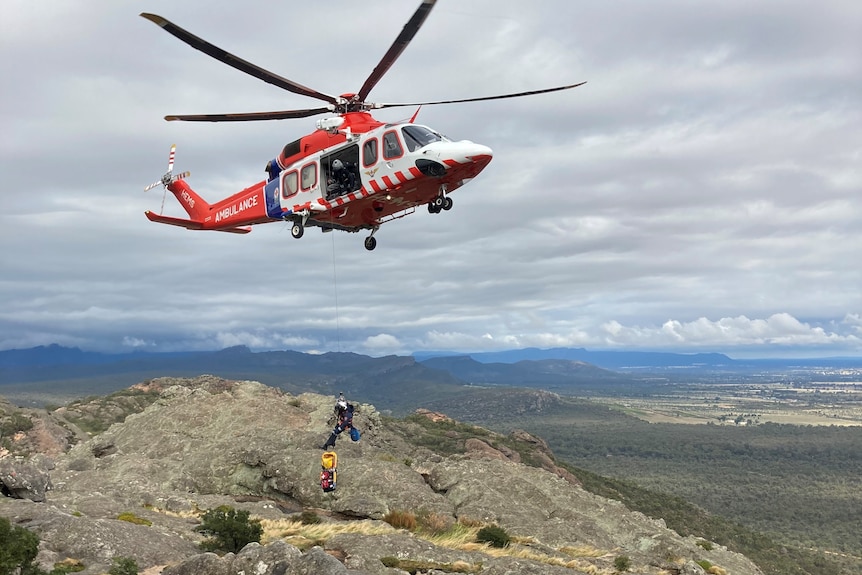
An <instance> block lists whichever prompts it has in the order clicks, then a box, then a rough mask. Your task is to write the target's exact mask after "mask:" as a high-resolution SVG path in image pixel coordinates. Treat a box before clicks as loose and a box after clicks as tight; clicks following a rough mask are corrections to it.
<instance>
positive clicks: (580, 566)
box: [261, 512, 614, 575]
mask: <svg viewBox="0 0 862 575" xmlns="http://www.w3.org/2000/svg"><path fill="white" fill-rule="evenodd" d="M400 513H406V512H400ZM411 515H412V514H411ZM261 526H262V527H263V537H262V538H261V544H263V545H265V544H267V543H269V542H271V541H274V540H277V539H281V540H284V541H286V542H287V543H290V544H291V545H294V546H296V547H298V548H300V549H303V550H304V549H308V548H309V547H311V546H313V545H322V544H323V543H325V542H326V540H328V539H329V538H331V537H333V536H335V535H338V534H340V533H360V534H363V535H385V534H390V533H395V532H396V531H398V529H396V528H395V527H392V526H391V525H389V524H387V523H385V522H382V521H371V520H364V521H332V522H323V523H317V524H313V525H307V524H304V523H302V522H301V521H290V520H278V521H275V520H270V519H261ZM483 526H484V525H483V524H482V523H480V522H478V521H469V520H467V521H464V522H462V521H459V522H458V523H455V524H454V525H452V526H451V527H450V528H449V529H447V530H446V531H443V532H430V531H428V530H424V529H422V528H421V525H420V526H419V527H417V528H416V529H415V531H412V533H413V534H414V535H415V536H416V537H419V538H421V539H424V540H426V541H428V542H429V543H432V544H433V545H436V546H438V547H442V548H445V549H453V550H460V551H472V552H479V553H483V554H485V555H487V556H489V557H497V558H501V557H512V558H517V559H526V560H530V561H536V562H539V563H544V564H546V565H557V566H561V567H567V568H569V569H573V570H580V571H582V572H584V573H589V574H590V575H606V574H607V575H610V574H611V573H613V572H614V571H613V570H612V569H601V568H598V567H596V566H595V565H594V564H593V563H591V562H590V561H589V560H590V559H596V558H599V557H603V556H606V555H607V553H606V552H604V551H601V550H599V549H596V548H593V547H589V546H581V547H572V546H567V547H561V548H559V549H552V550H551V552H549V553H546V552H543V551H541V550H539V549H535V548H531V547H530V544H538V542H537V541H536V540H535V539H534V538H532V537H514V538H513V539H512V544H510V545H509V546H508V547H505V548H502V549H500V548H496V547H492V546H491V545H490V544H489V543H477V542H476V534H477V533H478V532H479V529H480V528H481V527H483ZM465 572H469V571H465Z"/></svg>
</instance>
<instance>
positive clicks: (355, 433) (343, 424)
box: [323, 393, 360, 449]
mask: <svg viewBox="0 0 862 575" xmlns="http://www.w3.org/2000/svg"><path fill="white" fill-rule="evenodd" d="M333 411H334V412H335V428H334V429H333V430H332V433H331V434H330V436H329V439H327V440H326V443H324V444H323V449H332V448H334V447H335V440H336V439H337V438H338V436H339V434H341V432H342V431H345V430H346V431H348V432H349V433H350V439H351V440H353V441H359V437H360V435H359V430H358V429H356V428H355V427H353V414H354V412H355V411H356V407H355V406H354V405H353V404H352V403H348V402H347V400H345V399H344V394H343V393H339V394H338V399H337V400H336V402H335V408H334V409H333Z"/></svg>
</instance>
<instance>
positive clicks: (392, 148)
mask: <svg viewBox="0 0 862 575" xmlns="http://www.w3.org/2000/svg"><path fill="white" fill-rule="evenodd" d="M403 155H404V149H403V148H402V147H401V142H400V141H398V134H396V133H395V130H389V131H388V132H386V133H385V134H383V159H385V160H392V159H394V158H400V157H401V156H403Z"/></svg>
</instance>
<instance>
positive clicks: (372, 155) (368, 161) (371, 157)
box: [362, 138, 377, 168]
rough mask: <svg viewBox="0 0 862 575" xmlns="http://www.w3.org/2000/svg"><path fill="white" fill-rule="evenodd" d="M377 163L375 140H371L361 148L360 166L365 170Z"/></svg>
mask: <svg viewBox="0 0 862 575" xmlns="http://www.w3.org/2000/svg"><path fill="white" fill-rule="evenodd" d="M376 163H377V138H372V139H370V140H368V141H367V142H365V144H364V145H363V146H362V165H363V166H365V167H366V168H367V167H369V166H373V165H374V164H376Z"/></svg>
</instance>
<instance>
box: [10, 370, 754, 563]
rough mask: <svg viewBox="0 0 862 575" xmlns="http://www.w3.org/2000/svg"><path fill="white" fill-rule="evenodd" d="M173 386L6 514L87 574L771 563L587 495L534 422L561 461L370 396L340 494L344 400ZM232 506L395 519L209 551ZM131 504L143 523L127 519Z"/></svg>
mask: <svg viewBox="0 0 862 575" xmlns="http://www.w3.org/2000/svg"><path fill="white" fill-rule="evenodd" d="M170 383H171V382H164V381H163V382H161V384H160V385H161V395H160V396H159V398H158V399H157V400H156V402H155V403H153V404H152V405H150V406H149V407H147V408H146V409H145V410H144V411H142V412H140V413H137V414H134V415H130V416H128V417H127V418H126V419H125V421H124V422H123V423H117V424H114V425H112V426H111V427H110V428H109V429H107V431H105V432H103V433H101V434H100V435H98V436H96V437H95V438H93V439H91V440H89V441H86V442H82V443H80V444H78V445H76V446H75V447H73V448H71V449H70V450H69V451H68V452H67V453H65V454H63V455H60V456H58V457H57V458H56V462H55V464H56V468H55V469H53V470H50V484H53V490H49V491H48V492H47V495H46V496H45V497H44V501H42V502H37V501H39V500H38V499H34V498H28V499H17V500H13V499H9V498H4V499H2V500H0V515H2V516H5V517H10V518H11V519H12V521H13V522H15V523H17V524H19V525H22V526H24V527H27V528H30V529H33V530H34V531H36V532H37V533H38V534H39V536H40V538H41V540H42V546H41V548H40V549H41V551H40V555H39V558H38V559H39V561H40V564H41V565H42V567H43V568H48V569H50V568H51V567H52V566H53V563H54V562H56V561H59V560H62V559H65V558H69V557H71V558H74V559H79V560H81V561H82V562H83V563H84V564H85V565H86V566H87V568H86V570H85V571H84V573H85V575H87V574H96V573H104V572H105V571H107V569H108V568H110V565H111V560H112V559H113V558H114V557H131V558H134V559H135V560H136V561H137V562H138V565H139V567H140V568H142V569H144V568H151V567H154V566H165V565H167V567H166V568H165V569H164V573H165V574H166V575H185V574H192V573H194V574H203V575H208V574H213V575H222V574H224V575H227V574H231V575H232V574H239V573H244V574H245V575H249V574H251V573H255V574H260V575H264V574H279V575H281V574H294V573H295V574H300V573H319V574H323V575H329V574H341V573H353V574H361V573H368V574H377V573H380V574H384V573H385V574H392V575H394V574H396V573H404V572H406V571H408V570H409V569H411V568H413V567H416V566H417V565H421V566H424V567H425V571H428V570H432V569H438V570H442V571H445V570H446V569H447V568H451V567H452V565H454V564H456V563H459V562H460V563H461V564H462V566H465V568H470V569H473V571H470V572H477V573H482V574H489V575H494V574H498V573H499V574H500V575H502V574H503V573H509V574H512V573H551V574H553V573H567V574H570V575H571V574H573V573H574V574H578V573H591V572H597V571H598V572H603V571H602V570H605V571H607V572H612V571H613V561H614V558H615V557H617V556H620V555H625V556H627V557H629V558H630V560H631V563H632V566H633V568H636V572H638V573H645V574H649V573H651V574H656V575H657V574H659V573H669V572H681V569H683V567H685V566H686V565H688V564H691V565H694V568H695V569H699V567H697V565H696V564H695V563H694V562H695V561H698V560H708V561H710V562H711V563H712V564H714V565H718V566H721V567H722V568H724V569H726V570H727V571H728V572H729V573H733V574H734V575H758V574H760V573H761V572H760V570H759V569H758V568H757V567H756V566H754V565H753V564H752V563H751V562H750V561H748V560H747V559H746V558H745V557H742V556H740V555H738V554H735V553H732V552H729V551H728V550H726V549H725V548H723V547H721V546H719V545H712V546H711V547H712V549H711V550H709V551H707V550H705V549H704V548H703V547H701V546H699V545H698V544H697V541H695V540H694V539H693V538H682V537H680V536H679V535H677V534H676V533H675V532H673V531H671V530H669V529H667V528H666V527H665V525H664V523H663V522H662V521H657V520H653V519H650V518H648V517H646V516H643V515H641V514H639V513H633V512H631V511H629V510H628V509H626V508H625V507H624V506H623V505H622V504H620V503H617V502H614V501H610V500H607V499H603V498H601V497H598V496H595V495H592V494H590V493H588V492H586V491H584V490H583V489H581V488H580V487H579V486H578V485H576V482H577V481H576V479H574V478H573V477H566V476H565V474H563V473H561V472H560V471H561V470H559V469H557V468H556V466H555V465H554V464H553V460H552V454H550V451H549V450H548V449H547V445H543V442H542V441H541V439H539V438H535V437H533V436H529V435H528V434H525V436H524V437H521V438H520V440H521V441H525V442H527V443H528V444H530V445H534V447H535V454H533V455H535V456H536V457H531V459H534V460H536V461H539V462H542V461H544V460H543V459H542V457H540V456H544V457H545V458H546V459H547V461H548V465H547V466H546V465H545V464H544V463H541V465H540V467H529V466H527V465H524V464H522V463H519V462H518V461H519V456H518V453H517V452H514V451H511V450H504V449H495V448H494V447H492V446H491V445H489V444H488V443H486V442H485V441H482V440H479V439H475V440H468V442H467V443H468V444H467V445H463V446H462V447H463V452H462V454H458V455H451V456H448V457H443V456H441V455H439V454H437V453H434V452H432V451H430V450H428V449H425V448H423V447H420V446H417V445H415V444H413V443H411V442H410V437H409V435H407V436H405V434H403V433H399V432H396V431H395V428H393V427H392V426H391V424H390V423H388V422H387V421H385V420H384V419H383V418H381V417H380V415H379V414H378V413H377V412H376V410H375V409H374V407H373V406H371V405H364V404H363V405H359V406H358V407H359V409H358V414H357V415H356V417H355V420H354V422H355V424H356V426H357V427H358V428H359V429H360V430H361V431H362V439H361V441H359V442H358V443H353V442H351V441H350V439H349V438H348V437H346V434H342V436H340V437H339V439H338V443H337V445H336V449H337V451H338V488H337V489H336V490H335V491H334V492H331V493H324V492H323V491H322V490H321V489H320V486H319V483H318V479H319V472H320V454H321V450H320V449H319V447H318V446H319V445H321V444H322V442H323V441H324V440H325V439H326V437H327V435H328V433H329V431H330V430H331V427H330V425H329V423H328V420H329V416H330V414H331V412H332V404H333V400H332V398H331V397H325V396H320V395H314V394H302V395H299V396H293V395H288V394H285V393H282V392H281V391H279V390H277V389H274V388H269V387H266V386H264V385H261V384H259V383H255V382H231V381H225V380H220V379H218V378H213V377H209V376H202V377H200V378H196V379H194V380H177V381H175V382H173V383H175V385H170ZM542 467H546V468H545V469H543V468H542ZM2 469H3V468H2V467H0V470H2ZM50 484H47V483H46V485H50ZM223 504H227V505H231V506H233V507H237V508H242V509H246V510H248V511H250V512H251V513H252V515H253V516H256V517H260V518H263V519H266V520H272V521H273V522H276V523H274V524H276V525H277V522H278V521H283V520H285V519H286V518H290V517H293V518H295V515H296V513H297V512H298V511H301V510H315V512H316V513H318V514H320V515H321V516H322V517H323V518H324V521H325V523H326V524H327V525H330V526H342V527H343V526H345V525H347V524H357V522H356V520H357V519H363V520H366V522H367V521H370V522H371V523H372V524H374V525H376V526H378V527H379V530H378V532H376V534H369V533H367V532H350V531H349V530H342V531H339V532H333V533H334V534H331V535H329V536H327V537H325V538H324V539H323V540H321V541H319V542H317V543H318V544H317V546H304V549H305V551H301V550H300V548H299V547H295V546H293V545H292V544H289V543H288V542H286V541H285V540H284V539H283V536H282V535H281V534H280V532H279V531H278V529H273V530H272V531H267V534H266V537H265V541H264V543H265V545H263V546H262V545H258V544H250V545H249V546H247V547H246V548H245V549H243V550H242V551H241V552H240V553H238V554H236V555H233V554H228V555H226V556H223V557H219V556H217V555H214V554H211V553H208V554H204V553H202V552H201V551H200V549H199V548H198V547H197V543H199V542H200V540H201V538H200V535H199V534H198V533H196V532H195V530H194V528H195V526H196V525H197V523H198V521H199V518H198V517H199V511H200V510H205V509H211V508H214V507H216V506H218V505H223ZM397 512H411V513H414V514H418V515H424V516H426V517H434V518H435V519H436V520H437V521H438V522H439V523H440V524H441V525H444V526H449V527H451V526H453V525H455V524H456V523H459V524H463V525H479V524H491V523H493V524H497V525H499V526H501V527H503V528H504V529H505V530H506V531H507V532H508V533H509V534H510V535H512V536H513V537H514V538H515V540H516V542H517V543H516V544H517V545H518V546H520V547H521V548H523V550H525V552H524V553H522V554H520V558H515V557H513V556H511V555H510V556H500V557H498V556H494V555H491V554H489V553H488V551H487V549H485V548H483V547H481V546H477V545H475V544H474V545H473V546H468V547H466V548H465V547H463V546H462V547H461V548H454V549H453V548H448V547H445V546H442V545H437V544H434V543H432V542H431V541H429V540H426V539H424V538H422V537H420V536H418V535H417V534H414V533H411V532H408V531H405V530H398V529H395V528H392V527H390V526H389V525H388V524H386V523H383V522H381V521H379V520H380V519H383V518H384V517H386V516H387V515H388V514H392V513H397ZM124 513H125V514H127V515H128V514H132V515H133V516H135V517H138V518H140V519H141V521H140V522H136V523H130V522H128V521H121V520H119V519H118V517H119V516H120V514H124ZM196 513H197V514H196ZM145 522H150V523H151V525H146V524H144V523H145ZM572 550H580V551H572ZM528 551H529V553H528ZM530 553H532V555H531V554H530ZM523 557H530V558H528V559H525V558H523ZM538 557H541V559H537V558H538ZM383 559H386V562H385V561H383ZM387 562H388V563H387ZM411 562H413V563H411ZM387 565H389V566H387ZM444 567H445V568H444ZM450 570H451V569H450ZM462 572H463V571H462Z"/></svg>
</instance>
